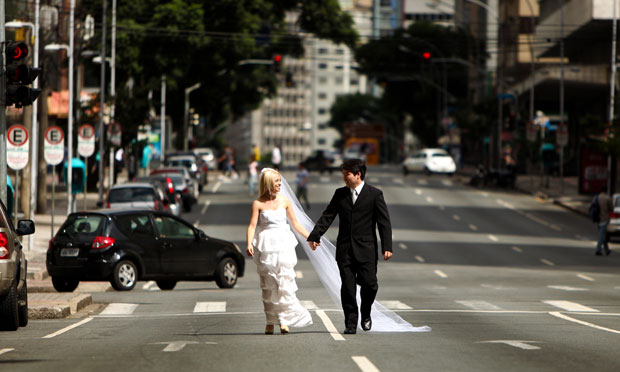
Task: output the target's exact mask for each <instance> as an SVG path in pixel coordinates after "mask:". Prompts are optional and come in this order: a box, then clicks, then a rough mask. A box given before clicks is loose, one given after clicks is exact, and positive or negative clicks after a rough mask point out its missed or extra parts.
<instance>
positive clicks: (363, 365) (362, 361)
mask: <svg viewBox="0 0 620 372" xmlns="http://www.w3.org/2000/svg"><path fill="white" fill-rule="evenodd" d="M351 358H352V359H353V361H354V362H355V364H357V366H358V367H359V369H360V370H362V372H380V370H379V368H377V367H375V365H374V364H372V362H371V361H370V360H368V358H366V357H365V356H362V355H354V356H352V357H351Z"/></svg>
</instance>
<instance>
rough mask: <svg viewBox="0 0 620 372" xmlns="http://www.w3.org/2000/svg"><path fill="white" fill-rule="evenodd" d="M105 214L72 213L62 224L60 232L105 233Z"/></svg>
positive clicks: (69, 233) (72, 233) (70, 233)
mask: <svg viewBox="0 0 620 372" xmlns="http://www.w3.org/2000/svg"><path fill="white" fill-rule="evenodd" d="M105 219H106V217H105V216H102V215H100V214H86V215H84V214H82V215H76V214H73V215H70V216H69V217H68V218H67V220H66V221H65V223H64V224H63V225H62V227H61V228H60V230H59V231H58V233H59V234H67V235H75V234H80V235H93V236H94V235H103V233H102V232H103V226H104V225H105Z"/></svg>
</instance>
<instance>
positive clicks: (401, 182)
mask: <svg viewBox="0 0 620 372" xmlns="http://www.w3.org/2000/svg"><path fill="white" fill-rule="evenodd" d="M394 183H398V184H399V185H402V184H403V183H405V181H403V179H402V178H394Z"/></svg>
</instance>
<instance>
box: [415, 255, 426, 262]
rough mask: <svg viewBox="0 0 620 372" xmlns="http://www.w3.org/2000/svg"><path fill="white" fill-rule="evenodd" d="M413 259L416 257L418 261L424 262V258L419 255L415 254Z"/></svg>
mask: <svg viewBox="0 0 620 372" xmlns="http://www.w3.org/2000/svg"><path fill="white" fill-rule="evenodd" d="M415 259H416V260H417V261H418V262H424V258H422V257H420V256H415Z"/></svg>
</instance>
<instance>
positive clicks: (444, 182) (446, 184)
mask: <svg viewBox="0 0 620 372" xmlns="http://www.w3.org/2000/svg"><path fill="white" fill-rule="evenodd" d="M441 184H442V185H444V186H452V185H453V183H452V181H450V180H441Z"/></svg>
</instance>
